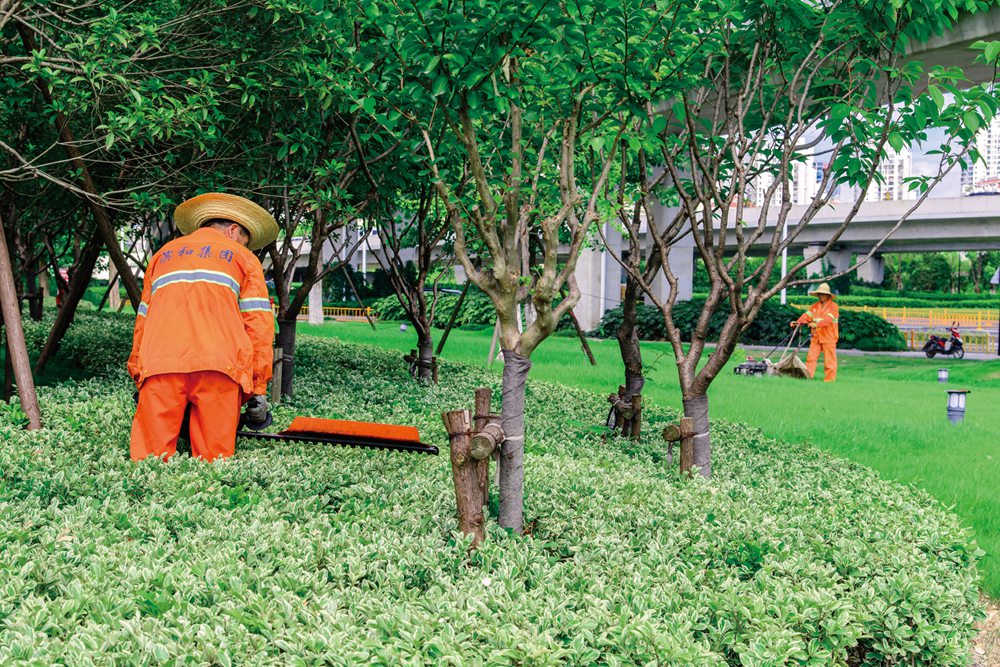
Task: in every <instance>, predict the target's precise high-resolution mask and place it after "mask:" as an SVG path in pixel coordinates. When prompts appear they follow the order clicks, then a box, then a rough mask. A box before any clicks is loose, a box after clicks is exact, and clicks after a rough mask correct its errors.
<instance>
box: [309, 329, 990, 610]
mask: <svg viewBox="0 0 1000 667" xmlns="http://www.w3.org/2000/svg"><path fill="white" fill-rule="evenodd" d="M299 330H300V332H302V333H303V334H310V335H318V336H332V337H336V338H340V339H341V340H344V341H349V342H355V343H370V344H375V345H379V346H381V347H385V348H390V349H393V348H394V349H398V350H409V349H410V348H411V347H413V346H414V345H415V342H416V338H415V335H414V334H413V330H412V329H410V330H409V331H407V332H406V333H401V332H400V331H399V326H398V324H396V323H392V322H383V323H380V324H379V327H378V331H377V332H373V331H372V330H371V328H370V327H369V326H368V325H367V324H365V323H353V322H351V323H345V322H337V323H330V324H325V325H323V326H312V325H308V324H302V325H300V329H299ZM436 334H437V335H440V332H436ZM490 334H491V331H453V332H452V334H451V336H450V338H449V340H448V344H447V346H446V348H445V351H444V354H443V355H442V356H443V357H445V358H446V359H450V360H454V361H462V362H466V363H473V364H484V363H485V361H486V355H487V351H488V349H489V344H490ZM591 347H592V348H593V351H594V356H595V357H596V358H597V366H596V367H591V366H590V365H589V363H588V362H587V359H586V357H585V356H584V355H583V353H582V351H581V350H580V344H579V342H578V341H577V340H576V339H574V338H559V337H557V338H551V339H549V340H547V341H545V342H544V343H543V344H542V346H541V348H540V349H539V350H538V351H537V352H536V353H535V356H534V359H533V361H534V368H533V369H532V371H531V376H532V377H534V378H539V379H545V380H554V381H557V382H562V383H566V384H571V385H575V386H578V387H582V388H585V389H589V390H592V391H595V392H600V393H608V392H610V391H613V390H614V389H615V388H617V386H618V384H619V383H620V382H621V380H622V366H621V360H620V358H619V357H618V345H617V343H616V342H615V341H591ZM644 354H645V360H646V363H647V364H648V365H651V366H652V370H651V371H650V373H649V380H648V384H647V390H646V397H647V400H651V401H654V402H656V403H658V404H663V405H670V406H676V407H679V406H680V392H679V389H678V385H677V376H676V371H675V368H674V366H673V356H672V353H671V352H670V351H669V348H668V346H667V345H665V344H663V343H646V344H644ZM738 356H739V360H742V358H743V357H742V355H738ZM401 363H402V362H401ZM493 367H494V368H495V369H496V371H497V372H500V369H501V367H502V364H500V363H494V364H493ZM939 367H948V368H949V369H950V375H951V382H950V384H948V385H947V386H949V387H955V388H967V389H971V390H972V393H971V394H970V395H969V403H968V413H967V416H966V421H965V423H964V424H962V425H960V426H955V425H952V424H950V423H949V422H948V420H947V418H946V416H945V392H944V386H943V385H940V384H938V383H937V369H938V368H939ZM710 400H711V410H712V416H713V417H722V418H726V419H734V420H740V421H745V422H748V423H750V424H754V425H756V426H759V427H760V428H761V429H763V430H764V431H765V432H766V433H767V434H769V435H771V436H773V437H775V438H778V439H780V440H785V441H791V442H800V441H807V442H810V443H813V444H815V445H817V446H819V447H821V448H823V449H826V450H829V451H831V452H834V453H836V454H839V455H841V456H844V457H847V458H850V459H853V460H855V461H858V462H860V463H863V464H865V465H868V466H871V467H872V468H874V469H876V470H878V471H879V472H880V473H881V474H882V475H883V476H884V477H887V478H891V479H895V480H899V481H902V482H907V483H911V482H912V483H914V484H917V485H919V486H921V487H923V488H924V489H926V490H927V491H929V492H930V493H932V494H933V495H934V496H936V497H937V498H938V499H940V501H941V502H942V503H944V504H945V505H947V506H952V507H953V508H954V510H955V512H956V513H958V514H959V516H961V517H962V519H963V520H964V521H965V522H966V523H967V525H969V526H971V527H972V528H973V529H974V530H975V533H976V538H977V541H978V543H979V545H980V547H981V548H982V549H983V550H985V551H986V557H985V559H984V562H983V564H982V567H981V571H982V576H983V588H984V590H985V591H987V592H988V593H989V594H990V595H991V596H992V597H994V598H997V597H1000V485H998V481H997V480H1000V361H954V360H948V359H944V360H942V359H935V360H926V359H910V358H899V357H890V356H875V355H871V356H848V355H842V356H841V358H840V371H839V377H838V381H837V382H836V383H835V384H832V385H827V384H824V383H822V382H819V381H815V382H803V381H796V380H786V379H779V378H745V377H741V376H736V375H734V374H733V373H732V372H731V371H730V370H728V369H727V370H726V371H724V372H723V373H722V374H721V375H720V377H719V378H718V379H717V380H716V382H715V383H714V384H713V385H712V389H711V392H710ZM530 418H531V416H530V415H528V419H529V420H530ZM602 418H603V415H594V422H595V424H596V423H599V422H600V420H601V419H602Z"/></svg>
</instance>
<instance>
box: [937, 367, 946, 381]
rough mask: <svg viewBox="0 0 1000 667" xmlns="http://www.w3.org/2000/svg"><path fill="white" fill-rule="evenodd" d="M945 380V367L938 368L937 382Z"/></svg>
mask: <svg viewBox="0 0 1000 667" xmlns="http://www.w3.org/2000/svg"><path fill="white" fill-rule="evenodd" d="M947 381H948V369H947V368H939V369H938V382H940V383H942V384H944V383H945V382H947Z"/></svg>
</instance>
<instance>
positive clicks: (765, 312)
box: [592, 298, 906, 351]
mask: <svg viewBox="0 0 1000 667" xmlns="http://www.w3.org/2000/svg"><path fill="white" fill-rule="evenodd" d="M704 305H705V300H704V299H699V298H695V299H692V300H690V301H681V302H678V303H676V304H675V305H674V309H673V317H674V322H675V324H676V325H677V327H678V328H679V329H680V331H681V337H682V338H683V339H684V340H690V339H691V333H692V332H693V331H694V328H695V325H696V324H697V322H698V318H699V317H700V316H701V311H702V309H703V308H704ZM637 312H638V328H639V337H640V338H642V339H643V340H666V330H665V327H664V326H663V317H662V316H661V314H660V311H659V310H658V309H656V308H654V307H652V306H647V305H645V304H639V305H638V307H637ZM801 314H802V310H800V309H798V308H795V307H793V306H789V305H781V304H779V303H776V302H773V301H768V302H766V303H765V304H764V305H763V307H761V309H760V313H759V314H758V315H757V318H756V319H755V320H754V322H753V323H752V324H751V325H750V327H749V328H748V329H747V331H746V332H745V333H744V334H743V336H742V338H741V341H742V342H743V343H744V344H747V345H777V344H778V343H780V342H781V341H782V339H784V338H785V337H786V336H788V334H789V332H790V329H789V326H788V324H789V322H791V321H792V320H795V319H798V317H799V316H800V315H801ZM726 315H727V313H726V312H725V311H723V310H719V311H717V312H716V313H715V314H714V315H713V316H712V319H711V322H710V324H709V332H708V338H709V339H710V340H716V339H717V338H718V336H719V332H721V331H722V327H723V325H724V324H725V320H726ZM621 318H622V310H621V307H618V308H615V309H613V310H609V311H608V312H606V313H605V314H604V317H603V318H601V323H600V324H599V325H598V327H597V329H595V330H594V331H593V332H592V335H594V336H597V337H599V338H613V337H614V336H615V334H616V333H617V332H618V328H619V327H620V326H621ZM837 347H841V348H854V349H859V350H870V351H896V350H905V349H906V341H905V340H904V339H903V336H902V334H901V333H900V332H899V329H897V328H896V326H895V325H894V324H891V323H889V322H887V321H885V320H884V319H882V318H881V317H879V316H877V315H874V314H872V313H865V312H859V311H849V310H842V311H840V341H839V342H838V344H837Z"/></svg>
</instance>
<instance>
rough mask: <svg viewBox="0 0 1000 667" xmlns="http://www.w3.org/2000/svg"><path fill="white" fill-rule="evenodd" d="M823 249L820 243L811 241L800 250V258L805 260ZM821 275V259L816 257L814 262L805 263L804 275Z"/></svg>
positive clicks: (810, 276)
mask: <svg viewBox="0 0 1000 667" xmlns="http://www.w3.org/2000/svg"><path fill="white" fill-rule="evenodd" d="M822 249H823V244H822V243H812V244H810V245H808V246H806V247H805V249H804V250H803V251H802V259H804V260H806V261H807V262H808V261H809V260H810V259H812V258H813V257H815V256H816V255H818V254H819V251H820V250H822ZM821 275H823V260H821V259H817V260H816V261H815V262H812V263H810V264H806V277H808V278H812V277H813V276H821Z"/></svg>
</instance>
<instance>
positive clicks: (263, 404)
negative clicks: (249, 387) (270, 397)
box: [243, 396, 273, 431]
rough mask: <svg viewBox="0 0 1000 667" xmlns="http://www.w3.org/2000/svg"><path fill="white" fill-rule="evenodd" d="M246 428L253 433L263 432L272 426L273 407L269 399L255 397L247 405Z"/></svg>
mask: <svg viewBox="0 0 1000 667" xmlns="http://www.w3.org/2000/svg"><path fill="white" fill-rule="evenodd" d="M243 416H244V417H245V422H246V427H247V428H248V429H250V430H251V431H261V430H263V429H265V428H267V427H268V426H270V425H271V422H272V421H273V417H272V416H271V406H270V405H268V403H267V397H265V396H254V397H252V398H251V399H250V400H249V401H247V403H246V407H245V408H244V410H243Z"/></svg>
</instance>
